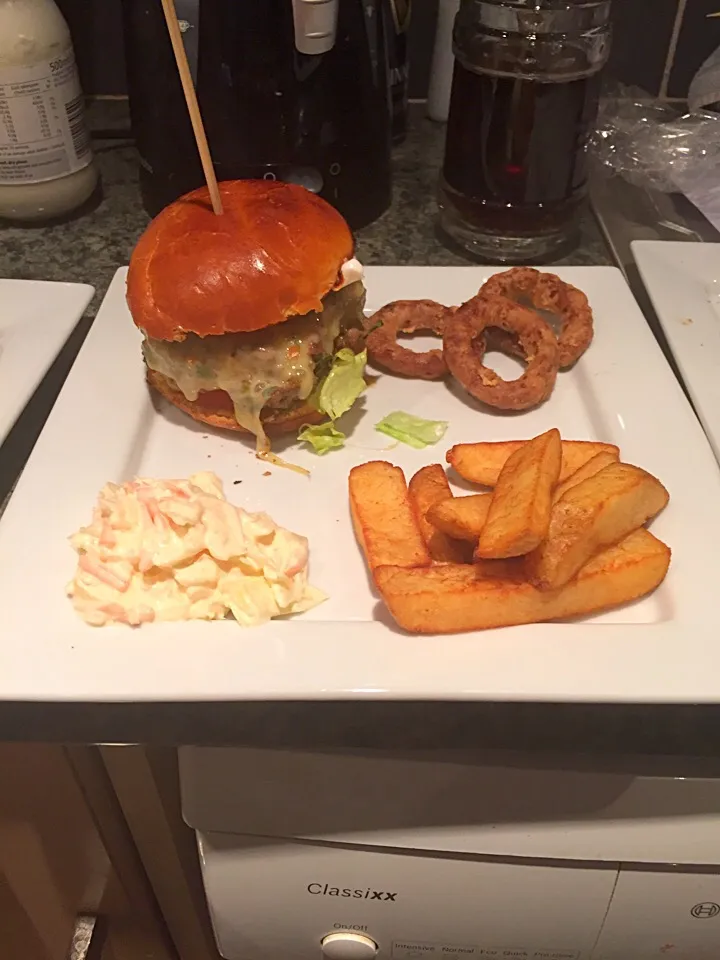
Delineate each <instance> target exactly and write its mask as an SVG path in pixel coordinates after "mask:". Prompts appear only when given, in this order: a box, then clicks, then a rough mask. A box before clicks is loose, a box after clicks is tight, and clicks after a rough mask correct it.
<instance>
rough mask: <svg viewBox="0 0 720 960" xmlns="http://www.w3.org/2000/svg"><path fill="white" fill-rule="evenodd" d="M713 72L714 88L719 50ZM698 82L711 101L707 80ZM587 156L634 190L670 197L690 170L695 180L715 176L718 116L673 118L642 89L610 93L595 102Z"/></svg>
mask: <svg viewBox="0 0 720 960" xmlns="http://www.w3.org/2000/svg"><path fill="white" fill-rule="evenodd" d="M715 74H716V76H717V80H718V87H720V52H719V53H718V57H717V61H716V67H715ZM704 84H705V86H704V88H705V89H706V90H707V91H709V92H708V93H707V94H705V96H706V97H707V96H712V97H713V99H710V100H706V102H707V103H714V102H716V101H715V98H714V94H712V93H711V92H710V91H711V87H712V85H711V84H709V83H708V81H707V78H706V80H705V81H704ZM716 89H717V88H716ZM718 99H720V98H718ZM591 153H592V155H593V157H594V158H595V160H596V162H598V163H599V164H600V165H601V167H603V168H605V170H606V171H608V172H611V173H613V174H616V175H618V176H621V177H622V178H623V179H625V180H627V181H628V182H629V183H632V184H633V185H634V186H637V187H641V188H643V189H647V190H657V191H660V192H662V193H674V192H677V191H678V190H683V189H684V188H683V186H682V184H684V183H686V182H687V178H688V175H689V173H690V171H692V179H693V181H695V182H697V181H700V180H702V179H704V178H707V177H709V176H712V178H713V180H714V179H715V178H716V177H717V170H718V169H720V114H716V113H713V112H712V111H709V110H702V109H698V110H697V111H696V112H694V113H688V114H684V115H682V116H678V114H677V111H675V110H674V109H673V107H672V106H670V105H668V104H664V103H660V102H658V101H653V100H651V99H650V98H648V97H647V95H644V94H643V92H642V91H638V90H631V89H628V88H625V89H621V90H618V91H613V92H612V94H611V95H610V96H607V97H605V98H604V99H603V100H602V101H601V105H600V110H599V113H598V123H597V130H596V132H595V135H594V136H593V138H592V142H591Z"/></svg>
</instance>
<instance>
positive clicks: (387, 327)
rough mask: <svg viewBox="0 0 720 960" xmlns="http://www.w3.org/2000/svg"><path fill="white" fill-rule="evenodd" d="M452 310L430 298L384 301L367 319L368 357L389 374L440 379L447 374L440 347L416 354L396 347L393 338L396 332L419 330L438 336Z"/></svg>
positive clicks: (416, 331) (440, 334)
mask: <svg viewBox="0 0 720 960" xmlns="http://www.w3.org/2000/svg"><path fill="white" fill-rule="evenodd" d="M454 310H455V308H454V307H445V306H443V305H442V304H441V303H435V301H434V300H395V301H393V302H392V303H388V304H386V305H385V306H384V307H381V308H380V309H379V310H378V311H377V313H375V314H373V315H372V317H370V318H369V319H368V321H367V324H368V328H369V329H370V333H369V334H368V337H367V351H368V357H369V358H370V360H371V361H372V362H373V363H374V364H377V366H379V367H384V368H385V369H386V370H390V372H391V373H399V374H401V375H402V376H404V377H414V378H417V379H420V380H442V378H443V377H446V376H447V374H448V368H447V365H446V363H445V360H444V358H443V351H442V350H428V351H427V352H426V353H418V352H417V351H416V350H408V348H407V347H402V346H400V344H399V343H398V341H397V337H398V334H399V333H421V332H427V333H434V334H435V335H436V336H438V337H442V335H443V330H444V329H445V322H446V319H447V318H448V317H451V316H452V315H453V312H454Z"/></svg>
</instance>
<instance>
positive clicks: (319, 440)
mask: <svg viewBox="0 0 720 960" xmlns="http://www.w3.org/2000/svg"><path fill="white" fill-rule="evenodd" d="M298 440H300V441H301V442H302V443H309V444H310V446H311V447H312V448H313V450H314V451H315V453H319V454H320V455H322V454H323V453H327V452H328V450H335V449H336V448H337V447H342V446H344V444H345V434H344V433H343V432H342V431H341V430H336V429H335V425H334V424H333V422H332V420H331V421H330V422H329V423H320V424H318V425H317V426H312V427H311V426H310V425H309V424H308V425H307V426H304V427H303V428H302V429H301V430H300V433H298Z"/></svg>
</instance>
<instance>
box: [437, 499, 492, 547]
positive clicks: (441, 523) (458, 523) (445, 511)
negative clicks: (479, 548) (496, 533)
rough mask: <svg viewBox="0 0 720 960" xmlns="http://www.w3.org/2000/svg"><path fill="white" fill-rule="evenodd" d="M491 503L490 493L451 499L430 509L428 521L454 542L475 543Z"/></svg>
mask: <svg viewBox="0 0 720 960" xmlns="http://www.w3.org/2000/svg"><path fill="white" fill-rule="evenodd" d="M491 502H492V494H491V493H475V494H470V496H467V497H452V498H451V499H448V500H441V501H439V502H438V503H436V504H434V506H432V507H430V509H429V510H428V512H427V519H428V521H429V522H430V523H431V524H432V525H433V526H434V527H436V528H437V529H438V530H442V532H443V533H446V534H447V535H448V536H449V537H454V538H455V539H456V540H470V541H471V542H472V543H477V540H478V537H479V536H480V532H481V530H482V528H483V527H484V526H485V521H486V520H487V515H488V510H489V509H490V503H491Z"/></svg>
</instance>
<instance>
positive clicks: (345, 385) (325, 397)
mask: <svg viewBox="0 0 720 960" xmlns="http://www.w3.org/2000/svg"><path fill="white" fill-rule="evenodd" d="M366 363H367V350H363V351H362V353H353V352H352V350H349V349H347V348H344V349H343V350H338V352H337V353H336V354H335V356H334V357H333V362H332V367H331V368H330V373H328V375H327V376H326V377H325V379H324V380H323V381H322V383H321V384H320V389H319V391H318V393H317V408H318V410H319V411H320V412H321V413H326V414H327V415H328V416H329V417H330V419H331V420H337V419H338V418H339V417H341V416H342V415H343V414H344V413H347V412H348V410H349V409H350V407H352V405H353V404H354V403H355V401H356V400H357V398H358V397H359V396H360V394H361V393H363V392H364V390H365V388H366V384H365V380H364V378H363V373H364V372H365V364H366Z"/></svg>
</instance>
